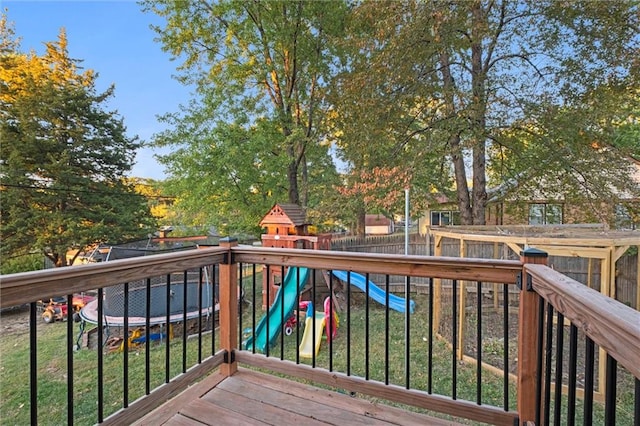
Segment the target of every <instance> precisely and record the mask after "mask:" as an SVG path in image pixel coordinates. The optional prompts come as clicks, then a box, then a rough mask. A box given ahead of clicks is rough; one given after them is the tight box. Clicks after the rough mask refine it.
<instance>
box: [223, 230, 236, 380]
mask: <svg viewBox="0 0 640 426" xmlns="http://www.w3.org/2000/svg"><path fill="white" fill-rule="evenodd" d="M237 245H238V240H237V239H235V238H230V237H226V238H222V239H221V240H220V247H224V248H226V249H228V252H227V256H226V259H225V262H224V263H221V264H220V316H219V318H220V345H221V346H222V348H221V349H223V350H225V351H226V352H227V355H226V356H225V361H226V362H225V363H223V364H222V365H220V373H221V374H223V375H224V376H231V375H232V374H233V373H235V372H236V371H237V370H238V363H237V362H236V361H235V357H234V356H233V354H234V351H235V349H236V345H237V344H238V288H237V287H238V264H237V263H236V262H235V261H234V260H233V253H232V252H231V247H235V246H237Z"/></svg>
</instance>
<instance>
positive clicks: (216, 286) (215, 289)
mask: <svg viewBox="0 0 640 426" xmlns="http://www.w3.org/2000/svg"><path fill="white" fill-rule="evenodd" d="M254 267H255V265H254ZM254 272H255V271H254ZM254 275H255V274H254ZM217 276H218V275H217V274H216V265H215V264H214V265H211V278H210V280H211V355H215V353H216V305H218V310H220V301H219V300H218V298H217V297H216V295H217V294H220V283H219V282H216V277H217ZM254 286H255V282H254Z"/></svg>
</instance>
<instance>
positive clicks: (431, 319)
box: [427, 277, 433, 393]
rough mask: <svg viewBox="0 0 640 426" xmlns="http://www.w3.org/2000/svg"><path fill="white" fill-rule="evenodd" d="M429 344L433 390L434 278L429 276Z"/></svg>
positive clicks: (430, 388) (429, 362) (431, 387)
mask: <svg viewBox="0 0 640 426" xmlns="http://www.w3.org/2000/svg"><path fill="white" fill-rule="evenodd" d="M427 344H428V350H429V353H428V360H427V364H428V370H429V378H428V382H427V392H428V393H432V392H433V278H431V277H430V278H429V341H428V342H427Z"/></svg>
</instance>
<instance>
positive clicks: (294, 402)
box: [135, 369, 457, 426]
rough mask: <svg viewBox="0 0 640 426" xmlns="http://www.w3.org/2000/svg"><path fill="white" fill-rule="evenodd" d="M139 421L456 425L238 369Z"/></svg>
mask: <svg viewBox="0 0 640 426" xmlns="http://www.w3.org/2000/svg"><path fill="white" fill-rule="evenodd" d="M135 424H136V425H149V424H153V425H181V426H188V425H191V426H195V425H265V424H266V425H341V426H344V425H421V426H422V425H435V426H438V425H455V424H457V423H453V422H450V421H446V420H441V419H437V418H434V417H430V416H426V415H423V414H417V413H412V412H408V411H404V410H402V409H399V408H395V407H391V406H388V405H383V404H377V403H372V402H369V401H367V400H364V399H360V398H357V397H351V396H349V395H347V394H343V393H339V392H333V391H329V390H326V389H321V388H317V387H314V386H309V385H305V384H301V383H298V382H294V381H291V380H287V379H282V378H279V377H276V376H271V375H267V374H264V373H259V372H256V371H252V370H247V369H240V370H239V371H238V372H237V373H236V374H234V375H233V376H231V377H228V378H226V379H225V378H223V377H222V376H221V375H219V374H217V373H216V374H213V375H211V376H209V377H207V378H206V379H204V380H203V381H201V382H199V383H198V384H196V385H194V386H192V387H191V388H189V389H187V390H186V391H184V392H183V393H181V394H180V395H178V396H177V397H175V398H173V399H172V400H170V401H168V402H167V403H166V404H164V405H162V406H161V407H159V408H158V409H156V410H155V411H152V412H151V413H149V414H148V415H146V416H145V417H143V418H142V419H140V420H139V421H138V422H137V423H135Z"/></svg>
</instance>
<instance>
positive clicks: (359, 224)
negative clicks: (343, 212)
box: [356, 206, 367, 237]
mask: <svg viewBox="0 0 640 426" xmlns="http://www.w3.org/2000/svg"><path fill="white" fill-rule="evenodd" d="M366 216H367V212H366V211H365V209H364V206H360V207H358V211H357V212H356V235H357V236H359V237H364V236H365V235H366V234H367V232H366V231H367V226H366V225H367V224H366Z"/></svg>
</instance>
